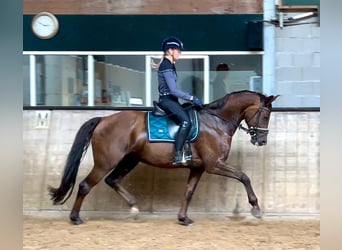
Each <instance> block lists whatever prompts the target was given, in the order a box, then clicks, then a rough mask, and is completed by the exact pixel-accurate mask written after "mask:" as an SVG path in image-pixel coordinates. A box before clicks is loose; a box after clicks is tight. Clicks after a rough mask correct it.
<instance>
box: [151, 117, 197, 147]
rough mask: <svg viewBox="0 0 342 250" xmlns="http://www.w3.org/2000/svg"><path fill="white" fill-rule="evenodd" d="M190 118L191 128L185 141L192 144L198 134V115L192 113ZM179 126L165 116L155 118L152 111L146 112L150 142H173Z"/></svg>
mask: <svg viewBox="0 0 342 250" xmlns="http://www.w3.org/2000/svg"><path fill="white" fill-rule="evenodd" d="M193 114H194V115H193V116H190V117H191V118H192V119H191V123H192V127H191V129H190V132H189V135H188V137H187V141H190V142H193V141H194V140H196V139H197V136H198V132H199V124H198V115H197V112H196V111H194V113H193ZM178 129H179V125H177V124H176V123H175V122H174V121H173V120H172V119H170V118H169V117H167V116H155V115H153V113H152V111H150V112H147V134H148V140H149V141H150V142H174V141H175V136H176V134H177V132H178Z"/></svg>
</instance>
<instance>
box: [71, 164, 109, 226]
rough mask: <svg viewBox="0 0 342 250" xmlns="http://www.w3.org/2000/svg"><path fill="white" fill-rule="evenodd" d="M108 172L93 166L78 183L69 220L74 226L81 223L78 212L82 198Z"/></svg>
mask: <svg viewBox="0 0 342 250" xmlns="http://www.w3.org/2000/svg"><path fill="white" fill-rule="evenodd" d="M108 171H109V169H108V170H106V171H105V170H104V169H102V168H97V167H96V165H95V166H94V168H93V169H92V171H91V172H90V173H89V174H88V176H87V177H86V178H85V179H84V180H83V181H82V182H81V183H80V185H79V189H78V192H77V197H76V200H75V202H74V205H73V207H72V210H71V213H70V220H71V221H72V222H73V223H74V224H75V225H79V224H82V223H83V221H82V220H81V218H80V216H79V212H80V209H81V206H82V202H83V200H84V198H85V197H86V196H87V194H88V193H89V192H90V190H91V189H92V188H93V187H94V186H95V185H96V184H97V183H98V182H99V181H100V180H101V179H102V178H103V177H104V176H105V175H106V174H107V173H108Z"/></svg>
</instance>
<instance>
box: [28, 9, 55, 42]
mask: <svg viewBox="0 0 342 250" xmlns="http://www.w3.org/2000/svg"><path fill="white" fill-rule="evenodd" d="M32 30H33V32H34V33H35V34H36V35H37V36H38V37H39V38H43V39H47V38H51V37H53V36H54V35H55V34H56V33H57V31H58V21H57V18H56V17H55V16H54V15H52V14H51V13H40V14H38V15H36V16H35V17H34V18H33V21H32Z"/></svg>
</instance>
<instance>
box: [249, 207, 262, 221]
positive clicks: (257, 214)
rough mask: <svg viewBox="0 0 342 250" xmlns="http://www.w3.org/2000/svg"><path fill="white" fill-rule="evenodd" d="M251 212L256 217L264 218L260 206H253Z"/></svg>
mask: <svg viewBox="0 0 342 250" xmlns="http://www.w3.org/2000/svg"><path fill="white" fill-rule="evenodd" d="M251 213H252V215H253V216H254V217H255V218H258V219H261V218H262V215H261V211H260V208H259V207H253V208H252V210H251Z"/></svg>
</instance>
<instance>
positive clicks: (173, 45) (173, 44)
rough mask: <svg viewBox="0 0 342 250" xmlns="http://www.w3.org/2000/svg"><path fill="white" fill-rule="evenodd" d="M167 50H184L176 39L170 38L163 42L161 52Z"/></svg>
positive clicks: (180, 42)
mask: <svg viewBox="0 0 342 250" xmlns="http://www.w3.org/2000/svg"><path fill="white" fill-rule="evenodd" d="M168 49H180V50H184V47H183V43H182V41H181V40H179V39H178V38H177V37H174V36H171V37H168V38H166V39H164V40H163V42H162V50H163V51H164V52H165V51H167V50H168Z"/></svg>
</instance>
